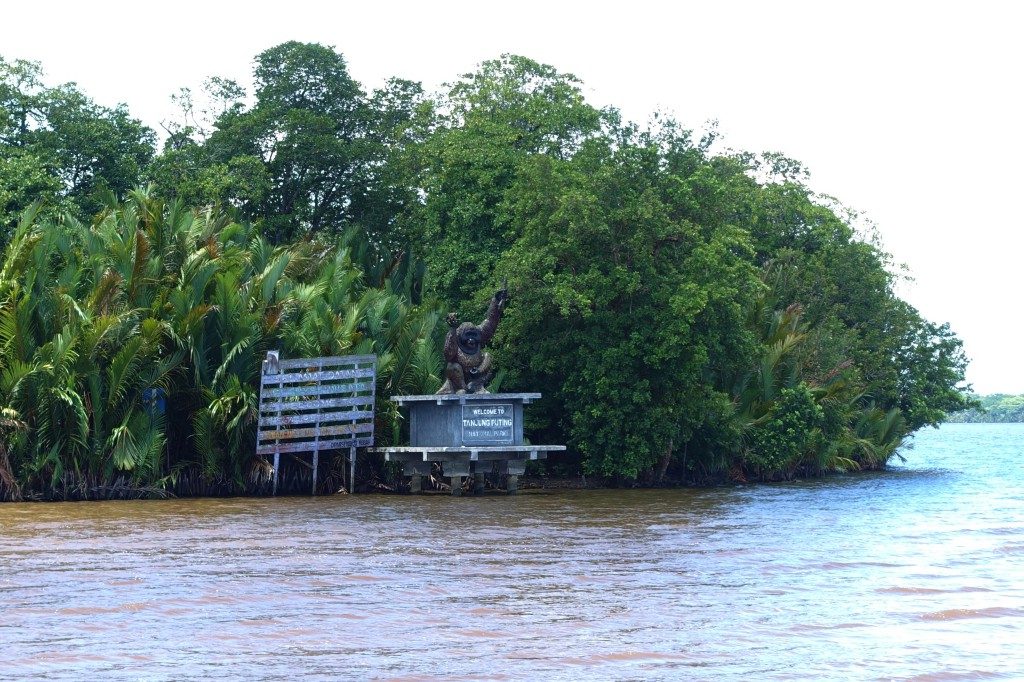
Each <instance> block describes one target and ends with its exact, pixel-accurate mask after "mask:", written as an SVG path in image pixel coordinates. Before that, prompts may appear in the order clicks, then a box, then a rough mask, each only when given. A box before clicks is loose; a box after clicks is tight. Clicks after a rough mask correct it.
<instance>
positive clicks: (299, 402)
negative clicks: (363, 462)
mask: <svg viewBox="0 0 1024 682" xmlns="http://www.w3.org/2000/svg"><path fill="white" fill-rule="evenodd" d="M376 381H377V356H375V355H349V356H341V357H326V358H301V359H296V360H282V359H280V357H279V356H278V353H277V351H270V352H269V353H267V357H266V359H265V360H264V361H263V370H262V372H261V377H260V420H259V428H258V435H257V441H256V454H258V455H273V456H274V489H273V490H274V494H275V495H276V494H277V479H278V472H279V470H280V464H281V454H282V453H285V454H291V455H295V456H298V455H300V454H308V453H312V455H313V494H314V495H315V494H316V483H317V469H318V467H319V464H320V452H321V451H324V450H344V449H348V451H349V489H350V490H351V491H352V492H355V465H356V448H360V447H370V446H372V445H373V408H374V398H375V395H374V389H375V386H376Z"/></svg>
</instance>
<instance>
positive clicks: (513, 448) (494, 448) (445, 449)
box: [373, 445, 565, 454]
mask: <svg viewBox="0 0 1024 682" xmlns="http://www.w3.org/2000/svg"><path fill="white" fill-rule="evenodd" d="M534 450H536V451H537V452H563V451H564V450H565V446H564V445H473V446H468V445H467V446H461V447H460V446H454V447H449V446H441V445H438V446H436V447H435V446H433V445H389V446H388V447H384V448H374V449H373V451H374V452H438V453H458V452H465V453H469V452H474V451H475V452H478V453H480V454H484V453H488V452H519V453H529V452H533V451H534Z"/></svg>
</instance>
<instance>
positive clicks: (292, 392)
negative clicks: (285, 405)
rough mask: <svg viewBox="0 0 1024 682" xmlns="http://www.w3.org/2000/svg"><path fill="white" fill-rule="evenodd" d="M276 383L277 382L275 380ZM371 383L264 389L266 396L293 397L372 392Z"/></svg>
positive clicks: (264, 395)
mask: <svg viewBox="0 0 1024 682" xmlns="http://www.w3.org/2000/svg"><path fill="white" fill-rule="evenodd" d="M274 383H275V384H276V383H277V382H274ZM372 391H373V384H371V383H353V384H319V385H312V386H289V387H288V388H267V389H266V390H264V391H263V397H264V398H291V397H295V396H308V395H328V394H335V393H365V392H372Z"/></svg>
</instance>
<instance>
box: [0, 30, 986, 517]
mask: <svg viewBox="0 0 1024 682" xmlns="http://www.w3.org/2000/svg"><path fill="white" fill-rule="evenodd" d="M252 76H253V79H252V82H253V84H254V87H253V88H252V89H247V88H245V87H242V86H241V85H239V84H238V83H237V82H235V81H232V80H230V79H227V78H219V77H215V78H211V79H209V80H208V81H207V82H206V84H205V86H204V87H203V88H202V89H201V90H195V91H192V90H187V89H186V90H181V91H179V92H178V94H176V95H175V96H174V98H173V99H174V101H175V102H176V103H177V105H178V114H177V115H176V116H175V117H173V119H172V120H169V121H165V122H164V123H162V126H163V127H164V129H165V130H164V132H165V135H164V136H163V139H164V142H163V144H162V145H161V146H160V148H159V149H158V148H157V140H158V135H157V134H156V132H155V131H154V130H152V129H150V128H148V127H147V126H145V125H143V124H142V123H141V122H140V121H138V120H137V119H135V118H133V117H132V116H131V114H130V112H129V111H128V110H127V108H126V107H125V106H123V105H119V106H117V107H114V108H110V107H107V106H104V105H100V104H97V103H95V102H93V101H92V100H91V99H90V98H89V97H88V96H87V95H86V94H84V93H83V92H81V91H80V90H79V88H78V87H77V86H76V85H74V84H73V83H69V84H63V85H51V84H47V83H46V82H45V80H44V77H43V72H42V69H41V67H40V65H39V64H37V63H34V62H26V61H21V60H14V61H4V60H0V248H2V249H3V255H2V263H0V497H8V498H18V497H29V496H31V497H41V498H61V497H64V498H68V497H96V496H103V495H106V494H119V495H120V494H126V491H128V493H127V494H130V493H131V491H141V492H147V491H148V492H154V491H176V492H178V493H185V494H197V493H222V494H229V493H240V492H260V491H261V490H264V489H265V487H264V486H265V483H266V480H267V474H268V471H269V465H268V463H267V462H266V461H265V460H264V459H263V458H261V457H257V456H256V455H255V454H254V432H255V431H254V430H255V424H256V418H257V395H258V392H257V384H256V380H257V373H258V371H259V366H260V360H261V358H262V357H263V354H264V353H265V351H266V350H267V349H280V350H281V351H282V352H283V353H284V355H285V356H286V357H295V356H301V355H330V354H346V353H368V352H373V353H376V354H377V355H378V356H379V357H380V358H381V360H380V364H379V366H380V386H379V387H378V395H379V396H380V399H381V401H380V404H379V406H378V412H379V414H380V415H381V416H380V420H379V422H378V438H379V439H380V440H381V441H392V440H394V439H397V438H400V436H401V430H402V422H401V420H400V419H399V418H398V415H397V414H396V412H395V411H394V408H393V405H392V404H391V403H390V402H389V401H387V397H388V396H389V395H392V394H395V393H399V392H401V393H415V392H433V391H434V390H436V389H437V387H438V386H439V385H440V377H439V374H440V365H439V360H440V342H441V340H442V339H443V337H444V333H445V330H444V329H443V325H442V324H438V320H439V319H442V318H443V315H444V313H445V312H447V311H450V310H455V311H457V312H458V313H459V315H460V317H461V318H462V319H476V318H479V317H480V316H481V315H482V314H483V311H484V309H485V308H486V302H487V300H488V299H489V298H490V296H491V295H492V293H493V292H494V290H495V288H496V286H497V285H498V283H499V282H502V281H503V280H505V279H507V281H508V286H509V289H510V291H511V294H512V301H511V303H510V305H509V307H508V310H507V313H506V317H505V319H504V320H503V322H502V324H501V326H500V327H499V330H498V335H497V336H496V337H495V339H494V343H493V345H492V348H491V350H492V352H493V354H494V355H495V365H496V367H498V368H499V369H501V371H502V372H503V374H502V375H501V377H500V379H501V388H502V389H504V390H528V391H540V392H542V393H543V394H544V398H543V400H542V403H541V404H540V405H537V406H535V409H534V410H533V411H531V412H530V414H529V415H528V423H527V424H526V427H527V431H528V432H529V436H530V437H531V438H533V439H536V440H537V441H538V442H547V443H566V444H567V445H568V446H569V449H568V452H567V453H566V454H565V455H564V456H562V457H559V458H553V459H552V460H551V461H549V462H548V463H547V464H546V465H545V466H546V467H548V468H547V471H548V472H549V473H551V474H554V475H559V476H567V475H575V474H580V473H585V474H587V475H590V476H600V477H604V478H605V479H606V480H607V481H609V482H611V483H616V484H622V485H636V484H640V485H653V484H659V483H661V482H672V481H674V482H686V483H703V482H713V481H722V480H733V481H751V480H780V479H785V478H790V477H793V476H803V475H818V474H821V473H824V472H829V471H840V470H844V471H846V470H854V469H861V468H877V467H882V466H884V465H885V463H886V462H887V461H888V460H889V458H890V457H891V456H892V455H893V453H894V452H895V450H896V448H897V447H898V446H899V444H900V443H901V442H902V440H903V438H904V437H905V436H906V435H907V434H908V433H910V432H912V431H914V430H915V429H918V428H920V427H921V426H923V425H926V424H936V423H939V422H941V421H943V420H944V419H945V417H946V414H947V413H949V412H951V411H956V410H961V409H963V408H965V407H968V406H970V405H971V400H970V398H969V396H967V395H965V393H964V392H963V390H962V389H961V388H960V386H961V382H962V380H963V376H964V369H965V364H966V360H965V358H964V355H963V352H962V348H961V342H960V340H959V339H958V338H957V337H956V335H955V334H954V333H953V332H952V331H951V330H950V329H949V327H948V326H947V325H945V324H937V323H933V322H930V321H928V320H926V319H924V318H922V317H921V315H920V314H919V313H918V312H917V311H916V310H915V309H914V308H913V307H911V306H910V305H908V304H907V303H906V302H904V301H902V300H900V299H899V298H898V297H897V296H896V295H895V294H894V291H893V288H894V275H893V274H891V269H890V268H889V267H888V266H889V265H890V263H889V256H888V255H887V254H886V253H885V252H884V251H882V250H881V249H880V248H879V246H878V244H877V243H876V242H875V241H874V240H873V239H872V238H871V236H870V235H865V234H862V233H858V232H857V231H856V230H855V228H854V223H855V216H854V215H852V214H851V213H850V212H849V211H847V210H846V209H844V208H843V207H842V206H841V205H839V204H838V203H837V202H836V201H835V200H833V199H830V198H828V197H822V196H819V195H816V194H814V193H813V192H811V191H810V190H809V189H808V187H807V184H806V182H807V177H808V176H807V173H806V171H805V170H804V169H803V168H802V167H801V166H800V164H799V163H797V162H796V161H793V160H792V159H788V158H786V157H785V156H783V155H781V154H778V153H750V152H745V151H734V150H728V149H722V145H721V144H720V141H719V139H718V136H717V134H716V133H715V131H714V130H709V131H707V132H705V133H702V134H696V135H695V134H694V133H692V131H690V130H687V129H685V128H684V127H682V126H680V125H679V124H678V123H677V122H676V121H674V120H672V119H670V118H667V117H664V116H662V117H656V118H655V119H654V122H653V123H652V124H650V125H648V126H639V125H637V124H634V123H631V122H628V121H624V120H623V119H622V118H621V116H620V114H619V113H618V111H616V110H615V109H611V108H608V109H598V108H596V107H594V106H593V105H591V104H590V103H588V102H587V101H586V99H585V97H584V95H583V89H582V84H581V83H580V82H579V81H578V80H577V79H576V78H575V77H573V76H572V75H570V74H566V73H562V72H559V71H558V70H556V69H555V68H553V67H551V66H547V65H544V64H539V63H537V62H535V61H533V60H530V59H528V58H525V57H521V56H513V55H505V56H502V57H500V58H498V59H495V60H492V61H487V62H484V63H483V64H481V65H480V66H479V68H478V69H477V70H476V71H475V72H473V73H469V74H465V75H463V76H460V77H458V78H456V79H454V82H453V83H452V84H451V85H450V86H446V89H445V90H444V91H443V92H439V93H426V92H424V91H423V89H422V88H421V86H420V85H419V84H418V83H414V82H411V81H408V80H402V79H398V78H396V79H392V80H390V81H388V82H387V83H386V84H385V85H384V86H383V87H381V88H379V89H377V90H374V91H372V92H367V91H365V90H364V89H363V88H362V86H361V85H360V84H359V83H358V82H356V81H355V80H354V79H353V78H352V77H351V76H350V75H349V72H348V68H347V65H346V62H345V59H344V58H343V57H342V55H341V54H339V53H338V52H336V51H335V50H334V49H332V48H329V47H325V46H322V45H316V44H305V43H298V42H288V43H284V44H281V45H278V46H275V47H272V48H270V49H269V50H266V51H265V52H262V53H261V54H259V55H257V56H256V58H255V60H254V69H253V74H252ZM171 85H172V84H168V89H169V90H170V88H171ZM673 86H674V87H684V86H685V81H680V83H676V84H673ZM126 87H128V86H127V85H126ZM154 396H156V398H154ZM160 406H165V409H164V408H161V407H160ZM367 459H368V460H369V459H370V458H367ZM359 477H360V479H361V483H362V485H364V486H371V485H372V486H375V487H377V486H380V485H385V486H393V485H394V484H395V482H396V481H395V475H394V472H392V471H390V470H388V469H386V468H383V467H382V466H378V465H374V466H367V467H366V468H365V469H363V470H361V471H360V474H359ZM321 480H323V481H325V484H324V485H325V489H327V488H326V487H327V486H330V485H332V482H331V477H330V476H324V477H321ZM183 482H184V483H183ZM334 483H336V481H335V482H334ZM110 491H114V492H113V493H111V492H110ZM140 494H141V493H140Z"/></svg>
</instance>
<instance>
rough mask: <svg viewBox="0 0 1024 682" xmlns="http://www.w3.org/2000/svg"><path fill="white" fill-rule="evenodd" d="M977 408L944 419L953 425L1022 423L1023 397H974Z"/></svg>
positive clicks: (1007, 395) (1001, 395)
mask: <svg viewBox="0 0 1024 682" xmlns="http://www.w3.org/2000/svg"><path fill="white" fill-rule="evenodd" d="M976 400H977V403H978V406H977V407H974V408H971V409H968V410H960V411H959V412H954V413H953V414H951V415H949V416H948V417H947V418H946V421H947V422H950V423H953V424H965V423H986V424H1007V423H1016V422H1024V395H1009V394H1006V393H993V394H992V395H985V396H976Z"/></svg>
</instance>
